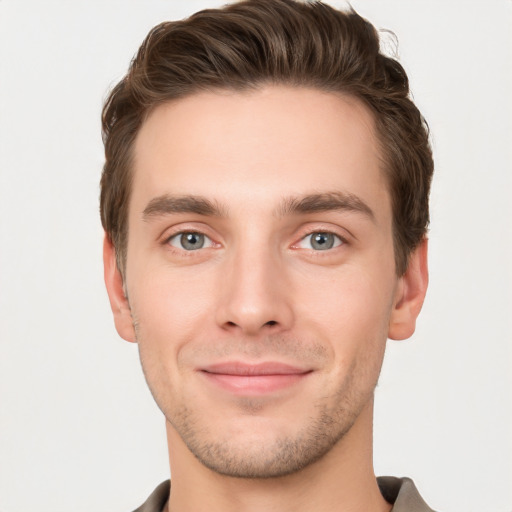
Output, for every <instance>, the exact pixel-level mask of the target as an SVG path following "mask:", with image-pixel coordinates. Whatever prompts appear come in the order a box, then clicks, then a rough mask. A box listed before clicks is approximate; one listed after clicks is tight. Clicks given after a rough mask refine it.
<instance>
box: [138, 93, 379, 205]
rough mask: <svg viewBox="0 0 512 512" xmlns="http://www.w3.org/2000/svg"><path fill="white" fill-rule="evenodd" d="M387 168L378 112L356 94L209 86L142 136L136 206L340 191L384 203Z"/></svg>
mask: <svg viewBox="0 0 512 512" xmlns="http://www.w3.org/2000/svg"><path fill="white" fill-rule="evenodd" d="M380 168H381V158H380V154H379V148H378V144H377V139H376V136H375V128H374V120H373V117H372V114H371V112H370V111H369V109H368V108H367V107H366V106H365V105H364V104H363V103H362V102H360V101H359V100H357V99H355V98H352V97H349V96H341V95H339V94H334V93H328V92H322V91H319V90H315V89H307V88H298V87H284V86H269V87H265V88H263V89H259V90H255V91H250V92H232V91H216V92H205V93H199V94H195V95H192V96H189V97H186V98H183V99H179V100H176V101H173V102H169V103H167V104H164V105H160V106H158V107H157V108H155V109H154V110H153V111H152V113H151V114H150V115H149V116H148V118H147V120H146V121H145V123H144V124H143V126H142V128H141V129H140V132H139V134H138V136H137V139H136V142H135V148H134V179H133V190H132V205H135V206H136V209H137V211H141V210H140V208H143V207H144V204H143V203H144V201H147V200H149V199H151V198H152V197H155V196H159V195H162V194H166V193H167V194H196V195H208V196H215V197H217V196H218V199H219V200H227V201H228V202H232V203H238V204H239V205H243V206H244V207H245V208H247V207H249V206H250V205H252V204H253V203H254V204H255V205H256V203H258V206H259V207H260V208H262V207H263V206H264V205H265V204H269V205H270V203H272V202H273V201H274V200H275V201H277V200H278V199H279V197H282V196H283V195H284V196H290V195H297V194H303V193H314V192H323V191H331V190H341V191H343V192H349V193H354V194H357V195H358V196H360V195H362V196H363V197H365V198H366V199H367V200H372V201H377V202H378V201H379V200H382V199H383V198H385V196H386V195H387V192H386V186H385V182H384V178H383V173H382V171H381V169H380ZM383 194H384V195H383ZM138 203H140V204H138Z"/></svg>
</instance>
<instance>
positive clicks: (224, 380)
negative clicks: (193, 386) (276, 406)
mask: <svg viewBox="0 0 512 512" xmlns="http://www.w3.org/2000/svg"><path fill="white" fill-rule="evenodd" d="M202 374H203V375H204V376H205V377H206V378H207V379H208V380H209V381H210V382H212V383H213V384H216V385H218V386H219V387H221V388H223V389H225V390H226V391H229V392H231V393H234V394H237V395H245V396H247V395H251V396H254V395H264V394H267V393H272V392H275V391H279V390H282V389H286V388H289V387H291V386H293V385H295V384H297V383H298V382H300V381H301V380H303V379H304V378H305V377H306V376H307V375H308V374H309V373H292V374H283V375H281V374H277V375H226V374H223V373H209V372H202Z"/></svg>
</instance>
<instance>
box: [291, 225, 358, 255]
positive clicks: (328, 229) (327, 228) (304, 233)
mask: <svg viewBox="0 0 512 512" xmlns="http://www.w3.org/2000/svg"><path fill="white" fill-rule="evenodd" d="M341 231H342V229H341V228H339V227H334V226H332V224H330V225H326V224H316V225H314V226H311V225H308V226H307V227H305V228H303V229H301V230H300V236H299V237H298V238H297V239H296V241H295V242H294V243H293V244H292V246H291V248H292V249H297V248H300V247H298V245H299V243H301V242H302V241H303V240H304V239H305V238H307V237H308V236H311V235H313V234H315V233H329V234H331V235H334V236H336V237H337V238H339V239H340V240H341V242H342V243H341V244H339V245H337V246H335V247H333V248H332V249H335V248H336V247H339V246H340V245H349V244H350V238H351V236H352V234H351V233H350V232H348V230H346V229H344V230H343V232H344V233H347V232H348V234H343V233H341ZM315 252H319V251H315Z"/></svg>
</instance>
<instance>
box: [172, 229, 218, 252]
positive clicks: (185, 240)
mask: <svg viewBox="0 0 512 512" xmlns="http://www.w3.org/2000/svg"><path fill="white" fill-rule="evenodd" d="M167 243H168V244H169V245H172V246H173V247H176V248H177V249H182V250H184V251H197V250H198V249H203V248H205V247H213V242H212V241H211V240H210V239H209V238H208V237H207V236H206V235H203V233H196V232H195V231H183V232H181V233H176V234H175V235H173V236H171V237H170V238H169V240H168V241H167Z"/></svg>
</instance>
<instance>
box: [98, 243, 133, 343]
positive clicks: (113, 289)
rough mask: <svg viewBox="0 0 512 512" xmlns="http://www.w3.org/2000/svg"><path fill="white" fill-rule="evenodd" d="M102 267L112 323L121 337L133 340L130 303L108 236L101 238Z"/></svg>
mask: <svg viewBox="0 0 512 512" xmlns="http://www.w3.org/2000/svg"><path fill="white" fill-rule="evenodd" d="M103 269H104V277H105V285H106V287H107V293H108V298H109V300H110V307H111V308H112V313H114V323H115V326H116V330H117V332H118V334H119V336H121V338H123V339H125V340H126V341H131V342H135V341H136V340H135V329H134V327H133V318H132V313H131V310H130V304H129V303H128V299H127V298H126V295H125V293H124V288H123V277H122V276H121V272H120V271H119V269H118V268H117V261H116V251H115V248H114V245H113V244H112V242H111V240H110V238H109V237H108V236H107V235H106V234H105V238H104V240H103Z"/></svg>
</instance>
